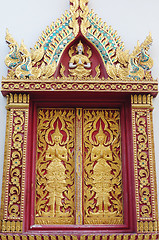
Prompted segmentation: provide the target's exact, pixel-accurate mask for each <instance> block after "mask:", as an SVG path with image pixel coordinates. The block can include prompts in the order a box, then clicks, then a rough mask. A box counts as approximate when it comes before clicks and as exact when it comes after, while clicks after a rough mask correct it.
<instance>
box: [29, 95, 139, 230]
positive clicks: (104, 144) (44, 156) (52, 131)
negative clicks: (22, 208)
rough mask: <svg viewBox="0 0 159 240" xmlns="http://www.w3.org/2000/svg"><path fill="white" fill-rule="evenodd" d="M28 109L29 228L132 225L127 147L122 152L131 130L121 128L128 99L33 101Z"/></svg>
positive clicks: (123, 123)
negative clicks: (31, 116)
mask: <svg viewBox="0 0 159 240" xmlns="http://www.w3.org/2000/svg"><path fill="white" fill-rule="evenodd" d="M126 101H127V102H128V103H127V102H126ZM48 105H51V106H53V107H51V106H50V107H48ZM76 105H77V106H78V107H75V106H76ZM61 106H64V107H61ZM67 106H70V107H67ZM86 106H89V107H86ZM32 111H33V112H34V118H33V119H32V120H33V121H32V123H31V122H30V124H31V126H30V134H29V135H31V136H32V137H31V139H32V138H33V139H34V140H35V142H34V143H33V145H30V146H29V150H28V151H29V153H31V156H32V157H31V158H30V160H29V161H30V163H29V168H30V169H32V174H31V175H30V176H29V178H28V181H29V182H28V187H27V190H26V191H27V194H29V193H30V194H29V195H28V197H27V198H30V199H31V205H29V207H28V206H26V207H27V209H28V211H29V212H32V214H31V215H30V217H29V219H26V223H25V224H26V226H28V228H29V229H32V230H33V229H35V230H36V229H40V228H39V227H38V226H39V225H40V226H43V227H42V228H43V229H45V228H47V229H52V230H54V229H56V225H59V229H61V228H62V225H68V228H69V226H72V227H73V228H74V227H75V226H76V225H81V227H82V228H83V230H84V229H87V228H88V225H89V226H90V225H91V226H92V227H93V226H94V227H96V228H97V229H98V228H102V229H103V230H104V229H109V230H111V229H112V228H114V227H115V229H116V230H118V229H121V228H122V229H125V231H127V229H131V228H133V227H134V226H133V225H132V222H133V215H132V211H133V204H132V203H133V201H134V200H133V199H134V198H133V195H132V189H133V188H132V189H129V187H128V185H129V183H130V181H131V178H132V174H133V173H132V171H130V170H129V169H128V165H130V166H131V164H132V156H130V154H129V153H130V152H131V151H132V149H129V153H128V149H126V148H125V143H126V142H127V141H128V140H129V141H130V140H131V138H132V131H131V130H130V132H128V131H127V130H126V129H127V128H129V127H130V129H131V126H130V125H129V121H126V111H127V112H130V98H128V99H120V100H119V102H118V104H114V103H113V104H112V103H111V102H110V100H109V101H108V99H103V101H100V102H95V101H94V100H93V98H92V100H91V101H88V99H87V100H85V101H82V102H80V103H76V102H74V101H71V100H70V101H69V103H65V104H63V103H56V102H54V101H53V102H52V103H47V102H44V103H43V104H42V106H40V103H39V102H37V101H36V100H33V103H32V110H31V112H32ZM128 119H129V117H128V116H127V120H128ZM31 139H30V140H31ZM33 156H34V157H33ZM31 182H32V189H30V186H31ZM128 209H129V211H128ZM130 215H131V216H130ZM60 225H61V227H60ZM99 226H100V227H99Z"/></svg>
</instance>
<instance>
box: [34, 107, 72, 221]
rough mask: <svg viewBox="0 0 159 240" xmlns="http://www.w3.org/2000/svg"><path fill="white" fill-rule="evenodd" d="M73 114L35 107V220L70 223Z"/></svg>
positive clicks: (67, 111) (68, 111) (69, 111)
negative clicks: (36, 114)
mask: <svg viewBox="0 0 159 240" xmlns="http://www.w3.org/2000/svg"><path fill="white" fill-rule="evenodd" d="M74 117H75V113H74V110H63V109H61V110H55V109H53V110H46V109H40V110H39V116H38V147H37V152H38V159H37V174H36V182H37V184H36V219H35V221H36V223H40V222H41V221H42V222H43V224H52V223H58V224H63V221H64V219H65V218H67V220H65V221H66V222H68V224H71V223H72V224H73V223H74V205H75V203H74V197H75V196H74V194H75V193H74V191H75V182H74Z"/></svg>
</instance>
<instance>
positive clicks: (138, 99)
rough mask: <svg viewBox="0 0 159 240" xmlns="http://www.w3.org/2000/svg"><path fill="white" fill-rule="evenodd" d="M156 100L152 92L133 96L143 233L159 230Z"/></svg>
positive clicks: (138, 208) (137, 187)
mask: <svg viewBox="0 0 159 240" xmlns="http://www.w3.org/2000/svg"><path fill="white" fill-rule="evenodd" d="M152 99H153V97H152V96H150V94H149V95H133V96H131V104H132V124H133V143H134V170H135V191H136V193H135V194H136V214H137V232H140V233H144V232H156V231H157V219H158V216H157V193H156V173H155V156H154V140H153V122H152V110H153V107H152Z"/></svg>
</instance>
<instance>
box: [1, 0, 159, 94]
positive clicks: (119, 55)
mask: <svg viewBox="0 0 159 240" xmlns="http://www.w3.org/2000/svg"><path fill="white" fill-rule="evenodd" d="M88 2H89V0H80V1H78V0H70V9H69V11H65V13H64V14H63V15H62V16H61V18H60V19H57V20H56V22H54V23H52V24H51V26H50V27H47V28H46V29H45V31H43V32H42V34H41V36H40V38H39V39H38V41H37V42H36V43H35V45H34V47H33V48H31V49H30V50H28V49H27V48H26V46H25V43H24V41H22V42H21V44H20V45H19V44H18V43H17V42H16V40H15V39H14V38H13V37H12V35H11V34H10V33H9V31H8V30H7V31H6V38H5V39H6V42H7V44H8V47H9V48H10V52H9V53H8V55H7V56H6V58H5V64H6V66H7V67H8V74H7V77H5V78H3V80H2V92H3V93H4V92H6V93H7V92H8V91H10V90H12V91H14V90H15V91H16V90H17V89H21V90H22V91H28V90H29V91H32V90H38V91H39V90H41V91H44V90H45V91H49V90H56V89H60V90H80V91H81V89H82V90H91V91H92V90H97V89H100V90H102V91H103V90H105V91H124V92H125V91H130V92H142V91H143V92H148V93H150V92H151V93H153V94H154V95H155V94H156V93H157V89H158V83H157V81H156V80H154V79H153V77H152V75H151V68H152V66H153V60H152V58H151V57H150V56H149V53H148V50H149V48H150V45H151V44H152V37H151V34H149V35H148V36H147V37H146V39H145V41H144V42H143V43H141V44H140V43H139V42H137V45H136V46H135V47H134V50H133V51H132V52H131V53H130V52H129V50H125V48H124V43H123V42H122V41H121V38H120V36H118V34H117V31H114V30H113V29H112V27H111V26H108V25H107V24H106V23H105V22H103V21H102V19H100V18H99V17H98V16H97V15H96V14H95V13H94V11H93V10H89V8H88ZM79 43H81V45H82V51H81V53H79V51H78V46H79ZM78 82H80V84H82V85H79V84H78V85H76V86H75V85H74V83H78ZM97 82H98V83H99V84H100V87H96V85H95V84H96V83H97ZM54 83H55V85H52V84H54ZM59 83H60V84H61V85H59ZM64 83H66V86H64V85H63V84H64ZM103 83H104V84H105V85H104V86H103V85H101V84H103ZM71 84H72V85H71ZM90 84H93V85H90ZM63 86H64V87H63Z"/></svg>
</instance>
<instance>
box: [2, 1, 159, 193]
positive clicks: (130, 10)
mask: <svg viewBox="0 0 159 240" xmlns="http://www.w3.org/2000/svg"><path fill="white" fill-rule="evenodd" d="M89 8H90V9H92V8H93V9H94V11H95V12H96V13H97V14H98V16H99V17H101V18H102V19H103V21H105V22H107V24H108V25H111V26H112V27H113V29H114V30H117V31H118V35H119V36H121V39H122V41H123V42H124V43H125V49H129V50H130V52H131V51H132V50H133V48H134V46H136V43H137V40H139V41H140V43H142V42H143V41H144V40H145V38H146V36H147V35H148V34H149V32H151V33H152V37H153V45H152V46H151V48H150V51H149V53H150V55H151V57H152V58H153V60H154V66H153V69H152V75H153V77H154V79H156V78H158V76H159V26H158V25H159V14H158V10H159V1H158V0H151V1H150V0H133V1H132V0H131V1H130V0H120V1H119V0H113V1H108V0H89ZM0 9H1V11H0V79H2V76H6V75H7V67H6V66H5V64H4V59H5V56H6V55H7V54H8V52H9V48H8V46H7V44H6V43H5V32H6V28H8V29H9V32H10V33H11V34H12V36H13V37H14V39H15V40H16V41H17V42H18V44H20V42H21V40H22V39H23V40H24V43H25V45H26V46H27V48H28V49H30V48H31V47H33V46H34V44H35V42H36V41H37V40H38V38H39V36H40V35H41V32H42V31H43V30H45V28H46V26H47V25H50V24H51V22H52V21H56V19H57V18H60V16H61V15H62V13H64V11H65V10H66V9H69V0H45V1H43V0H27V1H26V0H14V1H13V0H8V1H2V2H1V8H0ZM5 105H6V98H4V97H3V96H2V94H0V125H1V127H0V195H1V185H2V171H3V158H4V140H5V124H6V110H5ZM158 107H159V95H158V96H157V97H156V98H155V99H154V137H155V155H156V167H157V172H158V170H159V124H158V122H159V111H158ZM157 175H158V174H157ZM157 177H158V176H157ZM157 180H158V193H159V177H158V179H157Z"/></svg>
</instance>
